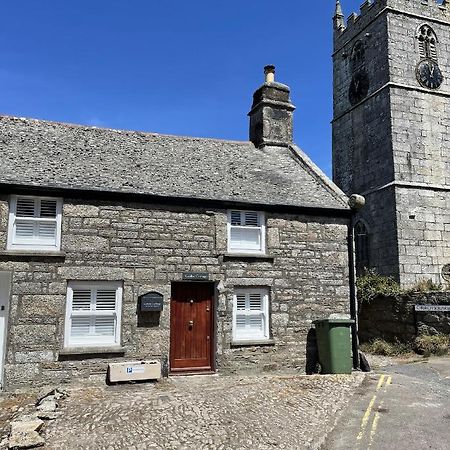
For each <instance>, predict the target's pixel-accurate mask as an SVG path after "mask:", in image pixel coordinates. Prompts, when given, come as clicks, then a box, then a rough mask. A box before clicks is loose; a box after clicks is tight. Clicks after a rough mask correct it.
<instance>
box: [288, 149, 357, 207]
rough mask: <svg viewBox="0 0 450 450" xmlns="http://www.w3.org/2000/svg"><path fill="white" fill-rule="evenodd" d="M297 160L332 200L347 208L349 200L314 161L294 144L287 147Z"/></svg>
mask: <svg viewBox="0 0 450 450" xmlns="http://www.w3.org/2000/svg"><path fill="white" fill-rule="evenodd" d="M289 148H290V149H291V151H292V153H293V154H294V155H295V156H296V157H297V160H298V161H299V162H300V163H301V164H302V166H303V167H304V169H305V170H306V171H307V172H309V173H310V175H312V176H313V177H314V178H315V179H316V180H317V181H319V183H320V184H322V185H323V186H324V187H325V188H326V189H327V190H328V192H330V193H331V194H332V195H333V196H334V198H335V199H336V200H338V201H340V202H341V203H342V204H343V205H345V206H346V207H347V208H349V206H348V200H349V198H348V197H347V195H346V194H345V193H344V192H343V191H342V190H341V189H340V188H339V187H338V186H337V185H336V184H335V183H334V182H333V181H332V180H331V179H330V178H328V177H327V175H326V174H325V173H324V172H323V171H322V169H320V168H319V166H317V165H316V164H315V163H314V161H313V160H312V159H311V158H310V157H309V156H308V155H307V154H306V153H305V152H304V151H303V150H302V149H301V148H300V147H299V146H298V145H296V144H292V145H290V146H289Z"/></svg>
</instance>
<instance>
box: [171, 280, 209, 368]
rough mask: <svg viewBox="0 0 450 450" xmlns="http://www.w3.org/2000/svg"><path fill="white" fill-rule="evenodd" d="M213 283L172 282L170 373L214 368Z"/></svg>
mask: <svg viewBox="0 0 450 450" xmlns="http://www.w3.org/2000/svg"><path fill="white" fill-rule="evenodd" d="M213 306H214V284H213V283H173V284H172V299H171V304H170V308H171V309H170V369H171V372H193V371H211V370H213V327H214V321H213V317H214V315H213V314H214V312H213V309H214V308H213Z"/></svg>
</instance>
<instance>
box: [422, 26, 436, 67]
mask: <svg viewBox="0 0 450 450" xmlns="http://www.w3.org/2000/svg"><path fill="white" fill-rule="evenodd" d="M417 40H418V42H419V54H420V58H421V59H426V58H429V59H432V60H433V61H436V62H437V60H438V58H437V42H438V40H437V36H436V33H435V32H434V31H433V29H432V28H431V27H430V26H429V25H427V24H424V25H422V26H421V27H420V28H419V31H418V32H417Z"/></svg>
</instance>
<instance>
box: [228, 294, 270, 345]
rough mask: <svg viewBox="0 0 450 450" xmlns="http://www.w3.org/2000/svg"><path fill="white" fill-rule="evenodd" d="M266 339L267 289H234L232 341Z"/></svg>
mask: <svg viewBox="0 0 450 450" xmlns="http://www.w3.org/2000/svg"><path fill="white" fill-rule="evenodd" d="M268 339H269V291H268V289H261V288H258V289H254V288H241V289H236V290H235V292H234V295H233V341H252V340H256V341H261V340H268Z"/></svg>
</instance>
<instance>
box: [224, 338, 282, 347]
mask: <svg viewBox="0 0 450 450" xmlns="http://www.w3.org/2000/svg"><path fill="white" fill-rule="evenodd" d="M274 345H275V340H273V339H252V340H246V341H244V340H242V341H231V347H265V346H268V347H269V346H274Z"/></svg>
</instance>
